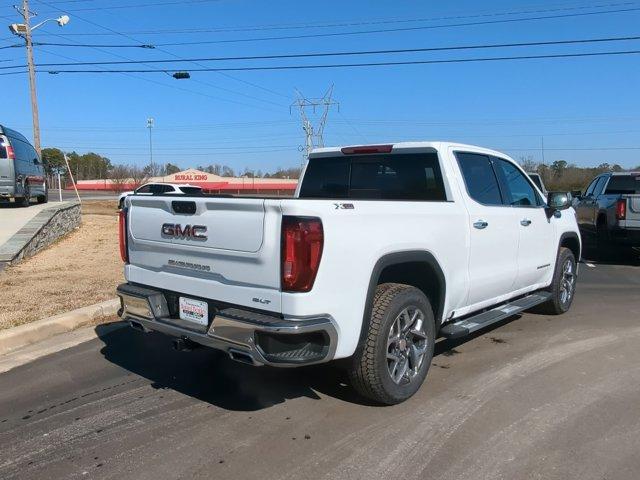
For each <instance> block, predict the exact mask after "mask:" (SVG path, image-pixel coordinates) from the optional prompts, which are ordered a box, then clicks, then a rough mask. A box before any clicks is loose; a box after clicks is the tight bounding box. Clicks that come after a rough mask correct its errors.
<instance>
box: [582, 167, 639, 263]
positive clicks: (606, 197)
mask: <svg viewBox="0 0 640 480" xmlns="http://www.w3.org/2000/svg"><path fill="white" fill-rule="evenodd" d="M574 208H575V209H576V212H577V217H578V226H579V227H580V233H581V234H582V237H583V238H584V239H585V240H592V241H594V243H595V244H596V245H597V248H598V251H599V253H602V251H603V250H605V249H608V248H609V247H612V246H618V247H631V248H633V249H635V250H636V251H640V172H616V173H604V174H602V175H599V176H598V177H596V178H595V179H594V180H593V181H592V182H591V183H590V184H589V186H588V187H587V189H586V190H585V192H584V195H582V196H581V197H580V198H579V199H578V202H577V203H576V204H575V206H574Z"/></svg>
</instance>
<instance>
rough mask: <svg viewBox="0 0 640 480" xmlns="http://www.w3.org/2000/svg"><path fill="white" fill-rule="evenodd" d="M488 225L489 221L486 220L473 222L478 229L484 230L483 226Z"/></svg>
mask: <svg viewBox="0 0 640 480" xmlns="http://www.w3.org/2000/svg"><path fill="white" fill-rule="evenodd" d="M488 226H489V222H485V221H484V220H478V221H477V222H475V223H474V224H473V227H474V228H477V229H478V230H482V229H483V228H487V227H488Z"/></svg>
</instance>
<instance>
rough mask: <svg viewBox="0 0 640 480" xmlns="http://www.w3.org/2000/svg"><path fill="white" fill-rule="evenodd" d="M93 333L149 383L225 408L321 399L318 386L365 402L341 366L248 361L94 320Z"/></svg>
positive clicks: (115, 359) (111, 356)
mask: <svg viewBox="0 0 640 480" xmlns="http://www.w3.org/2000/svg"><path fill="white" fill-rule="evenodd" d="M96 333H97V334H98V337H99V338H100V340H101V341H102V342H103V343H104V347H103V348H102V349H101V353H102V355H103V356H104V358H105V359H106V360H108V361H109V362H111V363H113V364H115V365H118V366H119V367H122V368H124V369H125V370H127V371H129V372H132V373H134V374H136V375H139V376H140V377H143V378H146V379H147V380H149V381H150V383H151V386H152V387H153V388H157V389H172V390H175V391H177V392H180V393H182V394H184V395H188V396H190V397H193V398H196V399H198V400H200V401H203V402H207V403H209V404H212V405H215V406H218V407H220V408H224V409H226V410H234V411H255V410H261V409H264V408H268V407H271V406H273V405H277V404H279V403H282V402H284V401H286V400H288V399H294V398H298V397H307V398H312V399H315V400H319V399H320V398H321V397H320V395H319V394H318V393H316V392H320V393H322V394H325V395H328V396H331V397H334V398H338V399H341V400H344V401H348V402H355V403H359V404H367V401H366V400H363V399H362V398H360V397H358V396H357V394H356V393H355V392H354V391H353V390H352V389H351V387H350V386H349V385H348V380H347V379H346V375H345V374H344V372H343V371H342V370H341V369H340V368H338V367H336V366H334V365H332V364H327V365H317V366H309V367H300V368H290V369H287V368H272V367H252V366H250V365H243V364H241V363H238V362H234V361H233V360H231V359H230V358H229V357H228V356H227V355H225V354H224V353H222V352H218V351H216V350H212V349H208V348H198V349H196V350H193V351H191V352H178V351H175V350H173V349H172V346H171V339H170V338H169V337H167V336H164V335H162V334H158V333H153V332H152V333H141V332H138V331H136V330H133V329H132V328H130V327H128V326H125V327H123V328H120V329H117V330H115V331H111V332H110V331H109V330H107V329H106V328H105V327H104V326H102V325H98V326H97V327H96Z"/></svg>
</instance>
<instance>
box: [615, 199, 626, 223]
mask: <svg viewBox="0 0 640 480" xmlns="http://www.w3.org/2000/svg"><path fill="white" fill-rule="evenodd" d="M616 218H617V219H618V220H624V219H626V218H627V199H626V198H621V199H620V200H618V202H617V203H616Z"/></svg>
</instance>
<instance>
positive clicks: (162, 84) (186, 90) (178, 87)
mask: <svg viewBox="0 0 640 480" xmlns="http://www.w3.org/2000/svg"><path fill="white" fill-rule="evenodd" d="M36 1H37V2H38V3H43V4H45V5H46V3H45V2H43V1H42V0H36ZM59 11H61V12H62V13H65V12H64V11H62V10H59ZM80 20H82V21H85V22H88V23H93V22H91V21H89V20H85V19H82V18H80ZM101 28H107V29H108V27H101ZM109 30H110V29H109ZM52 35H54V36H57V37H60V38H64V37H62V36H61V35H57V34H52ZM92 48H93V49H94V50H96V51H99V52H101V53H106V54H107V55H111V56H114V57H116V58H121V59H124V60H127V61H132V59H131V58H128V57H125V56H122V55H118V54H115V53H113V52H109V51H105V50H102V49H100V48H98V47H92ZM41 50H42V49H41ZM43 51H44V50H43ZM45 53H49V54H53V53H52V52H46V51H45ZM53 55H56V56H61V57H63V58H67V59H70V57H64V56H63V55H59V54H53ZM71 60H73V61H75V62H78V61H79V60H77V59H71ZM142 63H143V64H144V62H142ZM161 73H164V72H161ZM123 74H124V75H127V74H126V73H124V72H123ZM129 76H130V77H132V78H137V79H141V80H143V81H146V82H150V83H154V84H156V85H161V86H164V87H167V88H172V89H174V90H181V91H184V92H189V93H192V94H196V95H200V96H203V97H207V98H211V99H214V100H218V101H222V102H227V103H234V104H237V105H243V106H248V107H252V108H262V109H267V110H272V109H270V108H267V107H264V106H261V105H252V104H250V103H245V102H240V101H237V100H232V99H229V98H223V97H216V96H213V95H209V94H206V93H203V92H199V91H197V90H191V89H188V88H184V87H180V86H177V85H168V84H166V83H162V82H158V81H155V80H150V79H147V78H142V77H138V76H135V75H129ZM215 88H219V89H220V90H225V91H228V92H229V93H234V94H239V95H242V96H247V97H252V96H250V95H246V94H243V93H241V92H235V91H234V90H231V89H226V88H224V87H215ZM252 98H253V97H252ZM255 99H257V100H259V101H261V102H266V103H273V102H269V101H268V100H263V99H259V98H257V97H255Z"/></svg>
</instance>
